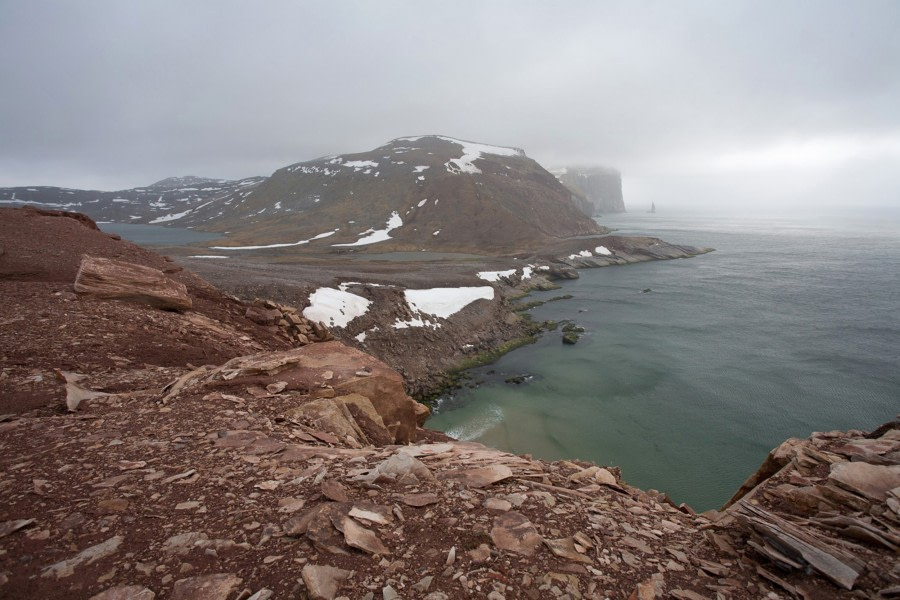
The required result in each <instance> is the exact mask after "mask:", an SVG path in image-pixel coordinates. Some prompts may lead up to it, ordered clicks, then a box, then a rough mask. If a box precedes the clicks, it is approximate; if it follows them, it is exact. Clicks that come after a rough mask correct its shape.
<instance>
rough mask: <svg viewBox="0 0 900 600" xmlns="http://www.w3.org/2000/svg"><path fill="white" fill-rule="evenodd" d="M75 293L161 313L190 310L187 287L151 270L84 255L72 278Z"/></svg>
mask: <svg viewBox="0 0 900 600" xmlns="http://www.w3.org/2000/svg"><path fill="white" fill-rule="evenodd" d="M75 292H76V293H78V294H82V295H85V296H94V297H96V298H107V299H112V300H127V301H130V302H138V303H140V304H148V305H150V306H153V307H155V308H161V309H163V310H177V311H183V310H190V308H191V307H192V306H193V303H192V302H191V298H190V296H188V292H187V287H185V285H184V284H183V283H179V282H177V281H175V280H174V279H171V278H170V277H168V276H166V274H165V273H163V272H162V271H160V270H158V269H154V268H153V267H145V266H143V265H135V264H132V263H127V262H122V261H119V260H112V259H109V258H99V257H96V256H85V257H84V258H83V259H82V261H81V266H80V267H79V269H78V275H77V276H76V277H75Z"/></svg>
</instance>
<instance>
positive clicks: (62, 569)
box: [41, 535, 125, 579]
mask: <svg viewBox="0 0 900 600" xmlns="http://www.w3.org/2000/svg"><path fill="white" fill-rule="evenodd" d="M124 539H125V538H123V537H122V536H120V535H117V536H115V537H111V538H109V539H108V540H106V541H105V542H102V543H100V544H97V545H95V546H91V547H90V548H85V549H84V550H82V551H81V552H79V553H78V554H76V555H75V556H73V557H72V558H69V559H67V560H63V561H60V562H58V563H55V564H52V565H50V566H49V567H47V568H46V569H44V571H43V573H41V577H55V578H56V579H62V578H63V577H69V576H70V575H72V574H73V573H74V572H75V569H76V568H78V567H79V566H81V565H89V564H92V563H94V562H97V561H98V560H100V559H102V558H106V557H107V556H109V555H111V554H114V553H115V552H116V551H117V550H118V549H119V546H120V545H121V544H122V541H123V540H124Z"/></svg>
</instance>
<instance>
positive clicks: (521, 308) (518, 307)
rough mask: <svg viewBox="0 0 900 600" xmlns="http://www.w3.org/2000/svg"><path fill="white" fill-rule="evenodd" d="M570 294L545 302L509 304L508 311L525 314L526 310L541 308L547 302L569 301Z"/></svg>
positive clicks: (534, 301)
mask: <svg viewBox="0 0 900 600" xmlns="http://www.w3.org/2000/svg"><path fill="white" fill-rule="evenodd" d="M571 299H572V294H564V295H562V296H554V297H552V298H548V299H547V300H532V301H531V302H524V303H522V304H511V305H510V309H512V311H513V312H525V311H526V310H531V309H532V308H536V307H538V306H543V305H544V304H547V303H548V302H555V301H557V300H571Z"/></svg>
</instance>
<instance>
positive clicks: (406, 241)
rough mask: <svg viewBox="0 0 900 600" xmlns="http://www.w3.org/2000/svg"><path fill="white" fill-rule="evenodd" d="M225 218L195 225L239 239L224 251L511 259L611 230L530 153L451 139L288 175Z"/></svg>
mask: <svg viewBox="0 0 900 600" xmlns="http://www.w3.org/2000/svg"><path fill="white" fill-rule="evenodd" d="M219 210H220V209H219V208H218V207H217V206H214V205H211V206H209V207H207V208H205V209H204V211H198V212H197V213H196V214H195V215H194V216H192V221H193V222H195V223H196V224H197V225H198V226H200V225H205V226H204V227H203V228H204V229H211V230H215V231H230V232H233V233H232V236H231V237H230V238H229V240H228V242H227V243H226V244H223V246H240V245H265V244H267V243H268V244H289V243H294V244H297V245H299V246H307V245H308V247H309V248H310V249H315V248H318V249H319V250H326V249H327V250H340V249H343V250H346V251H351V250H352V251H363V250H372V251H378V252H382V251H385V250H421V249H439V250H448V251H450V250H453V251H473V250H479V251H510V250H520V249H526V248H532V247H534V246H535V245H540V244H542V243H545V242H546V241H547V240H549V239H556V238H560V237H569V236H573V235H584V234H592V233H599V232H601V231H602V228H600V227H599V226H598V225H597V224H596V223H595V222H594V221H593V220H591V219H590V218H587V217H586V216H585V215H584V214H582V213H581V212H580V211H579V210H578V208H577V207H576V206H575V204H574V203H573V202H572V200H571V194H570V193H569V191H568V190H566V189H565V187H564V186H562V185H561V184H560V183H559V182H558V181H557V180H556V179H555V178H554V177H553V175H551V174H550V173H549V172H547V171H546V170H545V169H544V168H543V167H541V166H540V165H539V164H538V163H536V162H535V161H534V160H532V159H530V158H528V157H527V156H525V153H524V152H523V151H522V150H518V149H515V148H504V147H499V146H487V145H484V144H475V143H471V142H465V141H461V140H455V139H452V138H447V137H442V136H422V137H410V138H399V139H396V140H393V141H391V142H389V143H387V144H385V145H384V146H381V147H379V148H375V149H374V150H371V151H369V152H363V153H358V154H349V155H341V156H330V157H325V158H320V159H317V160H313V161H308V162H303V163H297V164H294V165H291V166H288V167H285V168H283V169H279V170H278V171H276V172H275V173H274V174H273V175H272V176H271V177H270V178H269V179H268V180H266V181H265V182H264V183H263V184H261V185H260V186H259V187H257V188H255V189H254V190H253V191H252V192H251V193H250V194H249V195H247V196H246V197H244V198H241V199H239V200H236V201H234V205H233V207H232V210H230V211H227V212H226V214H225V215H223V216H222V217H221V218H218V219H215V220H211V221H207V222H206V223H205V224H204V223H202V222H201V220H202V219H203V218H204V217H205V216H207V215H208V218H212V213H213V212H218V211H219ZM189 222H190V221H189ZM326 238H327V239H326Z"/></svg>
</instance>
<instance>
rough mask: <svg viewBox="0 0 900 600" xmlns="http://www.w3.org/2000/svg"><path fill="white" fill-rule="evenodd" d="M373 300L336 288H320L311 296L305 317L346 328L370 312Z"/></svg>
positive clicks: (304, 310) (304, 312) (305, 309)
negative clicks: (351, 322)
mask: <svg viewBox="0 0 900 600" xmlns="http://www.w3.org/2000/svg"><path fill="white" fill-rule="evenodd" d="M371 303H372V301H371V300H368V299H366V298H363V297H362V296H357V295H356V294H351V293H350V292H345V291H342V290H336V289H334V288H319V289H317V290H316V291H315V292H313V293H312V294H310V296H309V306H307V307H306V308H304V309H303V316H304V317H306V318H307V319H310V320H311V321H322V322H323V323H325V324H326V325H329V326H331V327H346V326H347V325H348V324H349V323H350V321H352V320H353V319H355V318H356V317H361V316H363V315H364V314H366V311H368V310H369V305H370V304H371Z"/></svg>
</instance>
